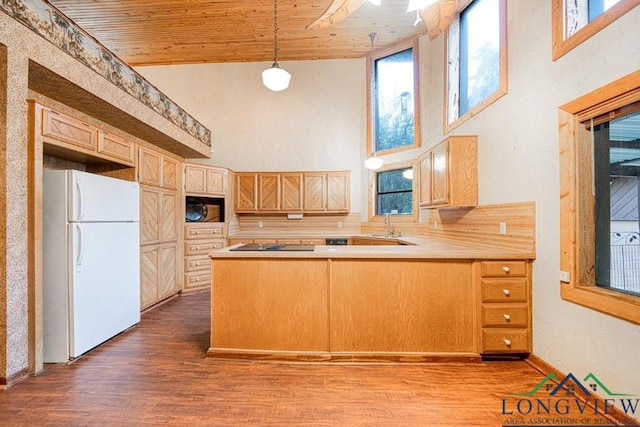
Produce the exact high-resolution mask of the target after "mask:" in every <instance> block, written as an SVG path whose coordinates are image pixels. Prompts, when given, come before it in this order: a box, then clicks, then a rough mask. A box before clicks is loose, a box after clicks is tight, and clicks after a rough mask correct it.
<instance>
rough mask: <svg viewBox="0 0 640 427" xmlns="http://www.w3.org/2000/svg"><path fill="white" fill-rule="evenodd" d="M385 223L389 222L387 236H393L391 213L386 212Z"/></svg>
mask: <svg viewBox="0 0 640 427" xmlns="http://www.w3.org/2000/svg"><path fill="white" fill-rule="evenodd" d="M384 223H385V224H387V234H386V236H387V237H391V236H393V226H392V225H391V214H388V213H386V214H384Z"/></svg>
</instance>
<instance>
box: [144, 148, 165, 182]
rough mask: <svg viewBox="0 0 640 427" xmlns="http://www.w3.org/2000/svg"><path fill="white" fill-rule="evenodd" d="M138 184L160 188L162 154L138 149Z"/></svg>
mask: <svg viewBox="0 0 640 427" xmlns="http://www.w3.org/2000/svg"><path fill="white" fill-rule="evenodd" d="M138 182H139V183H140V184H146V185H154V186H156V187H161V186H162V154H160V153H157V152H155V151H152V150H148V149H146V148H142V147H140V149H139V151H138Z"/></svg>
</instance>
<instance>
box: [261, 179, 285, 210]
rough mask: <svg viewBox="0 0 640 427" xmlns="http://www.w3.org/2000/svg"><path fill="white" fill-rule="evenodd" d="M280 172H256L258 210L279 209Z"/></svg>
mask: <svg viewBox="0 0 640 427" xmlns="http://www.w3.org/2000/svg"><path fill="white" fill-rule="evenodd" d="M280 199H281V191H280V174H279V173H267V172H263V173H259V174H258V210H259V211H260V212H278V211H280Z"/></svg>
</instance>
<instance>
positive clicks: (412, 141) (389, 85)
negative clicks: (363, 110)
mask: <svg viewBox="0 0 640 427" xmlns="http://www.w3.org/2000/svg"><path fill="white" fill-rule="evenodd" d="M417 58H418V56H417V43H410V44H406V43H405V44H403V45H400V46H395V47H394V48H392V49H389V50H384V51H381V52H377V53H376V54H374V55H372V56H371V58H370V61H369V67H370V76H371V80H370V85H371V90H370V91H369V96H370V97H371V98H370V99H372V101H373V102H369V103H368V105H369V106H370V111H369V117H370V119H369V123H368V128H369V132H368V134H369V138H368V141H369V142H368V144H369V147H368V148H369V150H368V152H369V153H373V152H377V153H378V154H379V153H380V152H395V151H399V150H402V149H410V148H415V147H417V146H419V145H420V144H419V141H420V138H419V126H418V124H419V119H418V117H419V107H418V97H417V96H416V94H418V93H419V90H418V73H417V72H416V70H417Z"/></svg>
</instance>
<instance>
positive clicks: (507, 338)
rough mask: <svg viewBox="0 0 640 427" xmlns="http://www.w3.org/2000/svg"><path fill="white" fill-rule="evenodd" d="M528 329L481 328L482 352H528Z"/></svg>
mask: <svg viewBox="0 0 640 427" xmlns="http://www.w3.org/2000/svg"><path fill="white" fill-rule="evenodd" d="M529 351H530V350H529V330H528V329H483V330H482V352H483V353H493V352H497V353H502V352H513V353H528V352H529Z"/></svg>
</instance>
